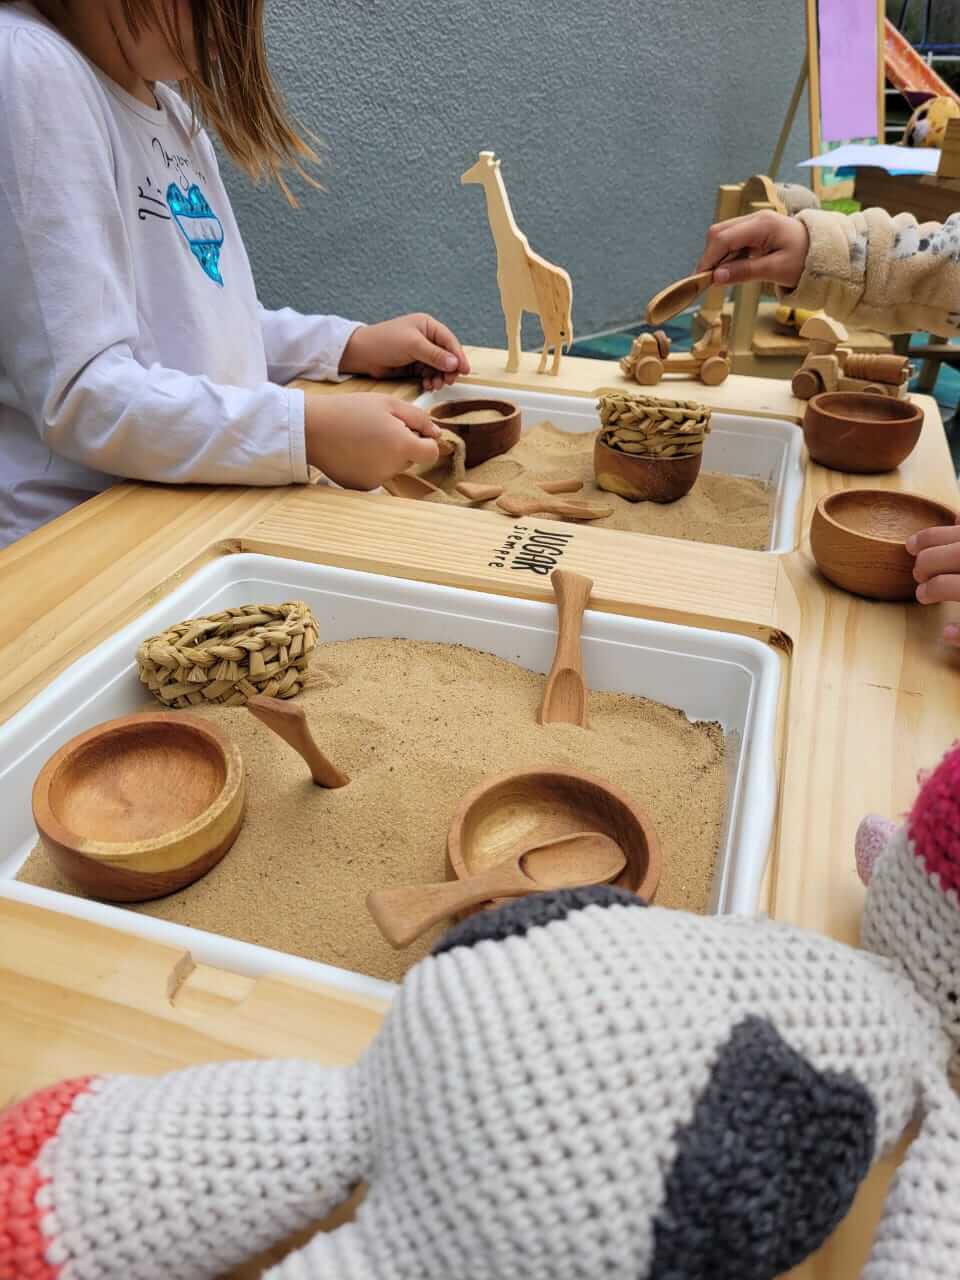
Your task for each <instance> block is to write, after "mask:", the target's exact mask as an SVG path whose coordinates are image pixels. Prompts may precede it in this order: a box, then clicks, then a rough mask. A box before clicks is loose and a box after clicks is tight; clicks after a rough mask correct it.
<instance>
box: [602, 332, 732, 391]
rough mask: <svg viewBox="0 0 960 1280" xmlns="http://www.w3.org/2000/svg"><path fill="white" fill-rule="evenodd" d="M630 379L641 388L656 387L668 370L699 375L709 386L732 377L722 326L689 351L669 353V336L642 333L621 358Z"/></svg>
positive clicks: (659, 333) (621, 363) (661, 333)
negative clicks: (627, 353) (627, 352)
mask: <svg viewBox="0 0 960 1280" xmlns="http://www.w3.org/2000/svg"><path fill="white" fill-rule="evenodd" d="M620 368H621V369H622V370H623V372H624V374H625V375H626V376H627V377H628V378H632V379H633V380H634V382H639V383H640V385H641V386H642V387H654V386H656V384H657V383H658V382H659V381H660V379H661V378H662V377H663V376H664V374H665V373H681V374H688V375H692V376H694V377H696V378H699V379H700V381H701V382H703V383H705V384H706V385H707V386H708V387H718V386H719V385H720V383H721V382H725V381H726V380H727V378H728V377H729V376H730V361H729V360H728V359H727V348H726V345H725V343H724V341H723V336H722V326H721V324H720V323H719V322H718V323H717V324H715V325H713V326H711V328H709V329H708V330H707V332H706V333H705V334H704V335H703V337H702V338H701V339H700V340H699V342H696V343H694V345H693V347H692V349H691V350H690V351H689V352H677V353H676V354H675V355H671V354H670V339H669V338H668V337H667V335H666V334H665V333H664V332H663V330H662V329H658V330H657V332H656V333H642V334H641V335H640V337H639V338H637V339H636V340H635V341H634V344H633V346H632V347H631V348H630V354H629V355H627V356H624V358H623V359H622V360H621V361H620Z"/></svg>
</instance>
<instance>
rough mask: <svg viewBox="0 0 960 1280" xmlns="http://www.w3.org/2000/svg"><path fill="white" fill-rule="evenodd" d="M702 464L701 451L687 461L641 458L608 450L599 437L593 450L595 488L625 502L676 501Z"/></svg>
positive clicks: (694, 479)
mask: <svg viewBox="0 0 960 1280" xmlns="http://www.w3.org/2000/svg"><path fill="white" fill-rule="evenodd" d="M702 465H703V453H702V452H700V453H695V454H692V455H691V456H690V457H689V458H644V457H640V456H639V455H637V454H633V453H621V451H620V450H619V449H611V448H610V446H609V445H608V444H604V442H603V441H602V440H601V439H599V437H598V439H597V442H596V444H595V445H594V447H593V470H594V474H595V475H596V478H597V487H598V488H599V489H604V490H606V492H607V493H615V494H617V496H618V497H620V498H626V499H627V501H628V502H676V500H677V499H678V498H682V497H683V496H684V494H687V493H689V492H690V490H691V489H692V488H693V486H694V485H695V484H696V482H697V477H698V476H699V474H700V468H701V466H702Z"/></svg>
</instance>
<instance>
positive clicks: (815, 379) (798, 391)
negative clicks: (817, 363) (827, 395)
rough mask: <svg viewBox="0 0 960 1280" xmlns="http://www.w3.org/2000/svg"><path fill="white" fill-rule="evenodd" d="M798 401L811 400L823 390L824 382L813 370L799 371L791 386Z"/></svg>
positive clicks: (794, 376)
mask: <svg viewBox="0 0 960 1280" xmlns="http://www.w3.org/2000/svg"><path fill="white" fill-rule="evenodd" d="M790 385H791V386H792V388H793V394H794V395H795V396H796V397H797V399H798V400H811V399H812V398H813V397H814V396H815V395H819V393H820V392H821V391H822V390H823V382H822V380H821V378H820V375H819V374H818V373H814V372H813V370H812V369H798V370H797V372H796V373H795V374H794V375H793V382H792V383H791V384H790Z"/></svg>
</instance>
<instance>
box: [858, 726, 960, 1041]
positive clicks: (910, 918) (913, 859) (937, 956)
mask: <svg viewBox="0 0 960 1280" xmlns="http://www.w3.org/2000/svg"><path fill="white" fill-rule="evenodd" d="M881 821H882V820H877V819H870V820H865V822H864V823H863V824H861V829H860V831H859V832H858V834H857V864H858V867H859V868H860V870H861V875H864V872H865V871H866V872H867V873H868V874H867V875H866V876H865V878H866V879H868V881H869V884H868V889H867V900H866V903H865V904H864V909H863V920H862V923H861V929H860V937H861V941H862V943H863V945H864V946H865V947H867V948H868V949H869V950H870V951H876V952H878V953H879V954H880V955H885V956H890V957H892V958H894V959H896V960H898V961H899V962H900V963H901V964H902V965H903V967H904V968H905V969H906V971H907V973H908V974H909V975H910V978H911V979H912V981H913V983H914V985H915V986H916V988H917V990H918V991H920V992H921V993H922V995H923V996H924V998H925V999H926V1000H927V1001H928V1002H929V1003H930V1004H931V1005H932V1006H933V1007H934V1008H935V1009H937V1010H938V1011H939V1013H940V1016H941V1020H942V1026H943V1029H944V1031H945V1032H946V1033H947V1035H948V1036H949V1037H950V1039H951V1041H952V1042H953V1044H954V1046H957V1047H960V916H958V911H960V745H955V746H953V747H952V748H951V749H950V751H949V752H948V753H947V755H946V756H945V757H944V758H943V760H941V762H940V764H939V765H938V766H937V767H936V769H935V770H934V771H933V772H932V773H930V774H928V775H921V778H920V793H919V795H918V796H917V799H916V802H915V804H914V806H913V809H912V811H911V813H910V815H909V817H908V818H907V820H906V822H905V823H903V825H902V826H899V827H897V828H896V829H895V831H894V833H893V835H892V837H890V838H889V839H888V840H887V841H886V843H885V847H884V848H883V849H882V850H881V851H880V852H879V854H878V853H877V851H876V849H875V848H874V847H873V845H872V843H871V842H872V841H874V842H875V843H879V839H880V838H881V837H882V828H881V827H880V826H879V825H878V823H879V822H881ZM871 824H872V825H871ZM871 859H873V861H872V865H868V864H870V863H871Z"/></svg>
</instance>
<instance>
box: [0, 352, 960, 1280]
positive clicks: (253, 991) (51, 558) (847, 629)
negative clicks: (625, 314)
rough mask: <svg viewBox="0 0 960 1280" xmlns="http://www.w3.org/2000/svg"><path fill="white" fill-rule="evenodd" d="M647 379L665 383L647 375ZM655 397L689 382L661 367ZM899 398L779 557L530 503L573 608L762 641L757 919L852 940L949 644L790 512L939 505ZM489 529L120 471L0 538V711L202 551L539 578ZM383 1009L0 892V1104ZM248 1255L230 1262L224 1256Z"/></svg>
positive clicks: (904, 797) (941, 707)
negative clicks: (590, 584) (839, 581)
mask: <svg viewBox="0 0 960 1280" xmlns="http://www.w3.org/2000/svg"><path fill="white" fill-rule="evenodd" d="M470 357H471V360H472V363H473V367H474V373H473V375H472V380H473V381H475V382H478V383H488V384H489V383H496V384H498V385H500V386H502V387H503V388H504V390H506V391H507V392H509V389H510V388H511V387H512V388H515V389H516V388H521V387H524V388H529V389H534V390H538V391H554V392H556V391H564V392H569V393H572V394H576V395H583V396H593V395H595V394H596V392H597V391H598V390H599V389H600V388H601V387H623V386H625V385H627V384H626V383H625V382H624V381H623V379H622V377H621V376H620V374H619V371H618V369H617V366H616V365H613V364H609V363H606V362H603V361H592V360H574V359H569V358H568V359H567V360H565V362H564V366H563V371H562V373H561V375H560V378H559V379H553V378H550V377H545V376H538V375H537V374H536V373H535V372H534V370H535V367H536V357H535V356H531V355H525V356H524V358H523V362H522V365H521V370H520V372H519V373H517V374H513V375H508V374H505V373H503V372H502V370H503V359H504V357H503V353H502V352H495V351H488V350H483V349H473V350H471V351H470ZM374 386H375V384H373V383H355V384H350V389H351V390H355V391H357V392H362V391H367V390H370V389H373V388H374ZM333 389H334V388H324V387H317V388H315V389H312V390H311V394H325V393H327V392H328V391H329V390H333ZM335 390H337V391H339V392H342V391H343V390H344V388H343V387H337V388H335ZM397 390H398V389H397V387H396V386H395V385H393V386H391V387H390V391H391V393H393V394H397ZM402 394H404V395H406V396H409V397H412V396H414V395H416V389H415V388H413V387H409V386H408V387H404V388H403V389H402ZM660 394H662V395H664V396H669V395H671V394H673V390H672V388H671V386H670V384H669V383H665V384H663V386H661V388H660ZM676 394H677V395H678V396H680V397H681V398H683V397H686V396H689V395H692V394H694V391H693V390H692V389H691V384H689V383H688V382H682V383H678V384H677V386H676ZM695 395H696V397H697V398H698V399H701V400H703V401H705V402H707V403H711V404H713V405H716V406H717V407H718V408H720V407H722V408H724V409H725V410H726V411H728V412H743V413H748V414H750V415H753V416H761V417H786V418H790V419H792V420H794V421H799V420H800V417H801V414H802V411H803V406H802V404H801V403H800V402H799V401H796V400H794V398H793V397H792V394H791V392H790V388H789V384H784V383H780V382H776V381H773V380H771V379H751V378H743V377H738V376H733V377H731V378H730V379H729V380H728V381H727V382H726V383H725V384H723V385H722V386H720V387H705V386H700V385H697V387H696V389H695ZM921 403H922V404H923V407H924V411H925V424H924V430H923V434H922V436H921V439H920V443H919V445H918V447H917V449H916V450H915V452H914V454H913V455H912V456H911V457H910V458H909V459H908V461H907V462H906V463H905V464H904V466H903V467H902V468H901V469H900V471H899V472H894V473H893V474H891V475H885V476H874V477H856V476H843V475H839V474H837V473H835V472H830V471H825V470H823V469H822V468H819V467H816V466H813V465H809V466H808V469H807V477H806V485H805V492H804V497H803V510H802V517H801V522H800V528H801V529H802V530H803V537H802V539H801V542H800V545H799V547H798V548H797V549H796V550H795V551H792V552H790V553H787V554H784V555H776V554H769V553H760V552H752V551H742V550H737V549H734V548H727V547H715V546H704V545H701V544H695V543H688V542H681V541H677V540H670V539H663V538H653V537H640V536H638V535H636V534H627V533H621V532H617V531H613V530H608V529H593V528H589V527H585V528H581V527H576V528H575V529H573V527H572V526H570V525H558V524H555V523H552V522H549V521H537V522H536V523H537V527H538V528H540V529H542V530H543V531H544V532H545V533H546V534H547V535H552V534H562V535H570V534H571V532H572V533H573V536H572V537H569V538H565V539H563V540H562V547H563V556H562V564H563V566H564V567H567V568H571V569H575V570H579V571H581V572H584V573H588V574H589V575H590V576H591V577H592V578H593V579H594V582H595V584H596V585H595V591H594V596H593V599H592V604H591V607H592V608H595V609H599V610H602V611H608V612H614V613H621V614H628V615H632V616H638V617H648V618H658V619H664V620H667V621H672V622H679V623H685V624H689V625H694V626H699V627H709V628H715V629H721V630H727V631H737V632H740V633H743V634H746V635H751V636H755V637H757V638H759V639H760V640H762V641H763V642H765V643H767V644H770V645H771V646H773V647H774V648H775V649H776V651H777V652H778V653H779V654H780V657H781V661H782V663H783V670H784V676H785V680H784V683H783V694H782V698H781V712H780V766H781V767H780V781H781V786H780V808H779V815H778V821H777V830H776V835H775V839H774V846H773V849H772V851H771V857H770V863H769V867H768V872H767V876H766V880H765V886H764V893H763V903H762V904H761V905H762V906H763V907H764V908H765V909H766V910H768V911H769V912H770V913H771V914H772V915H773V916H775V917H776V918H778V919H784V920H790V921H793V922H795V923H798V924H802V925H805V926H808V927H810V928H813V929H817V930H820V931H823V932H825V933H828V934H831V935H832V936H834V937H837V938H842V939H845V940H847V941H850V942H853V941H855V940H856V937H857V929H858V919H859V913H860V908H861V904H862V889H861V887H860V884H859V881H858V880H857V877H856V873H855V869H854V863H853V847H852V846H853V835H854V831H855V829H856V825H857V823H858V822H859V820H860V818H861V817H862V816H863V814H864V813H866V812H868V811H870V810H876V811H878V812H881V813H888V814H891V815H895V814H896V813H898V812H901V811H903V810H904V809H906V808H907V807H908V806H909V804H910V803H911V802H912V799H913V796H914V792H915V775H916V772H917V770H918V769H919V768H922V767H925V766H929V765H931V764H933V763H935V762H936V760H937V759H938V758H939V756H940V755H941V754H942V752H943V751H944V750H945V748H946V747H947V746H949V744H950V743H951V742H952V741H953V740H954V738H955V737H956V736H957V723H958V713H960V680H958V677H957V667H958V665H960V663H958V659H957V656H956V655H955V654H954V652H953V651H952V650H948V649H947V648H945V647H944V646H943V645H942V644H941V643H940V640H939V633H940V629H941V627H942V624H943V622H944V619H945V617H946V615H947V612H948V611H947V610H944V609H923V608H920V607H918V606H905V605H881V604H876V603H871V602H867V601H863V600H858V599H856V598H854V597H852V596H848V595H846V594H844V593H842V592H840V591H836V590H834V589H832V588H831V587H829V586H828V585H827V584H826V583H825V582H824V581H823V580H822V579H821V578H820V577H819V575H818V573H817V571H816V568H815V566H814V564H813V562H812V560H811V557H810V553H809V546H808V542H807V537H806V530H807V528H808V526H809V519H810V514H811V512H812V509H813V506H814V505H815V503H816V501H817V500H818V499H819V498H820V497H821V496H822V495H823V494H824V493H826V492H828V491H833V490H836V489H840V488H845V487H874V488H884V489H898V488H904V489H911V490H919V491H921V492H923V493H925V494H927V495H928V496H929V497H931V498H935V499H938V500H940V501H943V502H946V503H949V504H951V505H954V506H956V505H958V493H957V486H956V481H955V479H954V474H953V469H952V466H951V463H950V458H949V453H948V451H947V447H946V442H945V439H944V435H943V430H942V424H941V421H940V417H939V413H938V411H937V408H936V405H935V403H934V402H933V401H932V400H928V399H925V398H924V399H922V400H921ZM511 527H512V526H511V525H510V523H509V522H508V521H506V520H505V519H504V518H503V517H501V516H498V515H496V514H492V513H487V512H476V511H468V510H463V509H451V508H444V507H441V506H436V505H433V504H424V503H412V502H409V503H408V502H401V501H398V500H397V499H394V498H389V497H386V496H382V495H360V494H349V493H341V492H336V491H333V490H331V489H327V488H324V487H318V488H299V489H295V490H256V489H197V488H193V489H172V488H162V487H159V486H149V485H139V484H128V485H119V486H117V487H116V488H114V489H111V490H110V491H108V492H107V493H105V494H102V495H101V496H100V497H98V498H96V499H94V500H93V501H91V502H89V503H86V504H84V505H83V506H81V507H79V508H77V509H76V510H74V511H72V512H70V513H69V514H68V515H66V516H64V517H62V518H61V519H59V520H57V521H54V522H53V523H52V524H50V525H48V526H46V527H45V528H43V529H41V530H39V531H37V532H36V533H34V534H32V535H30V536H29V537H27V538H25V539H23V540H22V541H21V542H19V543H16V544H15V545H14V546H12V547H11V548H9V549H7V550H6V551H4V552H0V592H2V599H3V601H4V617H5V622H6V625H5V627H4V630H3V633H2V636H0V656H2V661H0V721H3V720H5V719H6V718H8V717H9V716H10V715H11V714H13V713H14V712H15V711H16V710H17V709H18V708H20V707H22V706H23V705H25V703H26V702H27V701H29V699H30V698H32V697H33V696H34V695H35V694H36V693H37V692H38V691H39V690H41V689H42V688H44V687H45V686H46V685H47V684H48V683H49V682H50V680H51V679H52V678H53V677H54V676H55V675H56V674H57V673H58V672H60V671H62V670H63V669H64V668H65V667H67V666H68V665H70V664H71V663H72V662H74V661H75V660H76V659H77V658H78V657H80V656H81V655H82V654H83V653H85V652H88V651H89V650H90V649H92V648H93V647H94V646H95V645H96V644H98V643H99V642H100V641H102V640H103V639H104V638H105V637H106V636H107V635H109V634H110V633H112V632H113V631H115V630H116V629H117V628H118V627H119V626H120V625H121V624H123V623H124V622H126V621H129V620H130V619H132V618H134V617H136V616H137V615H139V614H140V613H142V612H143V611H144V610H145V609H146V608H148V607H149V606H150V605H151V604H153V603H154V602H155V601H156V600H157V599H158V598H160V597H162V596H163V595H164V594H165V593H166V592H169V591H170V590H171V589H172V588H173V587H175V586H176V585H177V584H178V583H179V582H182V581H183V580H184V579H185V578H186V577H188V576H189V575H190V574H192V573H193V572H195V571H196V569H197V568H198V567H199V566H201V565H202V564H204V563H206V562H209V561H210V560H212V559H214V558H216V557H218V556H223V555H229V554H233V553H237V552H243V551H251V552H258V553H262V554H267V555H273V556H279V557H287V558H297V559H302V560H307V561H313V562H317V563H323V564H331V565H339V566H343V567H348V568H355V569H362V570H365V571H368V572H373V573H380V574H388V575H392V576H396V577H401V578H412V579H417V580H422V581H430V582H437V583H444V584H449V585H454V586H458V587H467V588H470V589H473V590H478V591H488V592H494V593H498V594H507V595H513V596H523V597H527V598H532V599H543V600H546V599H550V598H551V592H550V586H549V579H548V577H547V576H545V575H538V574H536V573H533V572H529V571H520V570H517V569H514V568H511V567H510V565H511V557H510V555H500V556H499V557H497V556H496V555H494V554H493V553H495V552H496V551H497V549H498V548H501V547H502V546H503V544H504V540H505V537H506V536H507V534H508V532H509V530H510V528H511ZM558 545H560V543H559V542H558ZM503 565H506V567H502V566H503ZM382 1012H383V1006H382V1005H378V1004H377V1003H376V1002H374V1001H370V1000H362V999H359V998H355V997H350V996H347V995H344V993H342V992H340V991H334V990H327V989H322V988H317V987H311V986H307V985H305V984H299V983H295V982H290V981H287V980H280V979H269V978H268V979H259V980H252V979H248V978H245V977H242V976H240V975H237V974H233V973H229V972H226V971H222V970H217V969H213V968H211V967H209V966H205V965H197V964H195V963H194V962H193V960H192V959H191V957H189V955H186V954H185V953H182V952H179V951H177V950H175V949H172V948H169V947H165V946H160V945H158V944H155V943H151V942H147V941H143V940H139V939H136V938H131V937H130V936H128V935H125V934H120V933H117V932H114V931H112V930H109V929H104V928H102V927H100V926H95V925H91V924H87V923H85V922H82V921H80V920H76V919H73V918H71V917H65V916H60V915H57V914H53V913H50V912H46V911H42V910H39V909H36V908H32V907H28V906H25V905H22V904H16V903H12V902H10V901H7V900H2V899H0V1046H2V1047H0V1105H2V1103H3V1102H4V1101H6V1100H7V1099H9V1098H11V1097H15V1096H20V1095H22V1094H23V1093H25V1092H27V1091H29V1090H30V1089H33V1088H36V1087H38V1086H40V1085H43V1084H46V1083H48V1082H50V1081H52V1080H55V1079H58V1078H60V1077H62V1076H65V1075H70V1074H77V1073H82V1072H87V1071H102V1070H132V1071H160V1070H165V1069H170V1068H173V1067H177V1066H181V1065H185V1064H187V1063H191V1062H198V1061H203V1060H209V1059H213V1058H229V1057H244V1056H256V1055H258V1054H261V1053H264V1052H270V1053H274V1054H304V1055H308V1056H311V1057H315V1058H318V1059H320V1060H322V1061H325V1062H344V1061H350V1060H352V1059H353V1058H354V1057H355V1056H356V1055H357V1053H359V1052H360V1050H361V1049H362V1047H363V1045H364V1044H365V1043H367V1041H368V1040H369V1039H370V1037H371V1036H372V1035H373V1034H374V1032H375V1030H376V1026H377V1025H378V1022H379V1019H380V1017H381V1016H382ZM888 1175H889V1169H887V1170H884V1171H881V1172H878V1173H877V1174H876V1175H875V1176H874V1177H873V1178H871V1179H870V1180H869V1182H868V1184H867V1185H866V1186H865V1188H864V1189H863V1191H862V1192H861V1196H860V1200H859V1201H858V1206H857V1207H856V1208H855V1210H854V1212H853V1213H852V1214H851V1215H850V1217H849V1218H848V1219H847V1221H846V1223H845V1224H844V1225H843V1227H841V1229H840V1230H839V1231H838V1232H837V1233H836V1235H835V1236H834V1237H833V1239H832V1240H831V1242H829V1244H828V1245H827V1246H826V1248H825V1249H824V1250H822V1251H821V1253H820V1254H819V1255H818V1256H817V1258H816V1259H814V1260H811V1262H809V1263H808V1264H806V1265H805V1266H804V1267H803V1268H800V1269H799V1270H798V1271H797V1272H796V1273H794V1275H795V1277H796V1280H800V1278H801V1277H802V1280H828V1278H829V1280H847V1278H848V1277H849V1278H850V1280H853V1277H854V1276H856V1275H857V1274H858V1272H859V1267H860V1264H861V1262H862V1259H863V1256H864V1252H865V1248H866V1242H867V1241H868V1239H869V1236H870V1234H871V1231H872V1226H873V1223H874V1222H875V1218H876V1214H877V1212H878V1202H879V1197H880V1195H881V1194H882V1191H883V1188H884V1185H885V1180H886V1178H887V1177H888ZM258 1273H259V1271H258V1268H257V1267H248V1268H244V1269H243V1270H242V1272H240V1273H237V1274H238V1275H243V1276H245V1277H247V1276H253V1275H256V1274H258Z"/></svg>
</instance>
